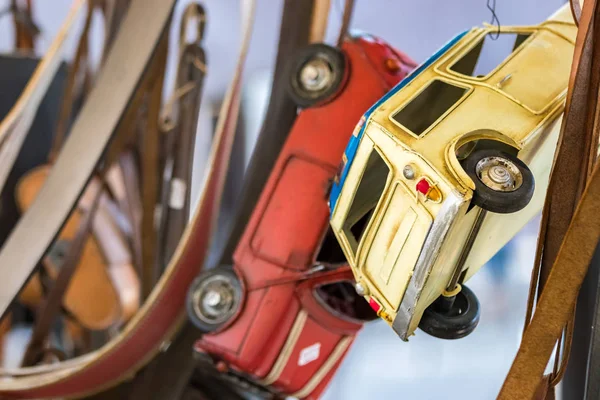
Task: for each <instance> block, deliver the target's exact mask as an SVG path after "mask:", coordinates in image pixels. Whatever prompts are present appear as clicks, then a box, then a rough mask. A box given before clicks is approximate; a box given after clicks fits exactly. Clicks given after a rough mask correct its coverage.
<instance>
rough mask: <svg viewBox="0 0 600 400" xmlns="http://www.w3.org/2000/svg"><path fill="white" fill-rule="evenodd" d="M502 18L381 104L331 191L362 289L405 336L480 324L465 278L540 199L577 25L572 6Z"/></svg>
mask: <svg viewBox="0 0 600 400" xmlns="http://www.w3.org/2000/svg"><path fill="white" fill-rule="evenodd" d="M496 29H497V27H492V26H486V27H483V28H473V29H471V30H468V31H466V32H463V33H461V34H459V35H458V36H456V37H455V38H454V39H452V40H451V41H450V42H448V43H447V44H446V45H445V46H444V47H443V48H442V49H440V50H439V51H438V52H437V53H435V54H434V55H433V56H432V57H430V58H429V59H428V60H427V61H425V62H424V63H423V64H422V65H420V66H419V67H418V68H417V69H416V70H415V71H414V72H413V73H411V74H410V75H409V76H408V77H407V78H405V79H404V80H403V81H402V82H400V83H399V84H398V85H397V86H396V87H395V88H394V89H392V91H391V92H390V93H388V94H386V95H385V96H384V97H383V98H382V99H380V100H379V101H378V102H377V103H375V104H374V105H373V106H372V107H371V108H370V109H369V111H367V113H366V114H365V115H364V116H363V117H362V119H361V120H360V122H359V123H358V125H357V126H356V127H355V130H354V132H353V135H352V137H351V138H350V141H349V143H348V146H347V147H346V150H345V153H344V155H343V158H342V162H343V167H342V169H341V172H340V174H339V175H338V176H336V179H335V182H334V185H333V188H332V190H331V194H330V201H329V205H330V211H331V217H330V218H331V226H332V228H333V231H334V234H335V236H336V237H337V239H338V241H339V243H340V246H341V247H342V249H343V251H344V254H345V255H346V257H347V259H348V262H349V264H350V266H351V267H352V271H353V272H354V276H355V279H356V281H357V284H356V290H357V292H358V293H359V294H361V295H363V296H364V297H365V298H366V299H367V301H368V302H369V303H370V305H371V306H372V308H373V309H374V310H375V311H377V312H378V314H379V316H380V317H381V318H383V319H384V320H386V321H387V322H388V323H389V324H390V325H391V326H392V328H393V329H394V331H395V332H396V333H397V334H398V335H399V336H400V338H401V339H403V340H408V337H409V336H410V335H412V334H413V333H414V331H415V329H416V328H417V327H418V326H419V327H420V328H421V329H422V330H424V331H426V332H427V333H429V334H432V335H434V336H437V337H440V338H447V339H452V338H460V337H463V336H465V335H467V334H469V333H470V332H472V331H473V329H475V327H476V325H477V323H478V321H479V303H478V301H477V298H476V297H475V295H474V294H473V292H472V291H470V290H469V289H468V288H467V287H465V286H464V285H462V283H463V282H464V281H466V280H467V279H469V278H470V277H471V276H472V275H473V274H474V273H475V272H476V271H477V270H478V269H479V268H480V267H481V266H482V265H483V264H484V263H485V262H486V261H487V260H489V258H491V257H492V256H493V254H494V253H495V252H496V251H498V250H499V249H500V248H501V247H502V246H503V245H504V244H505V243H506V242H507V241H508V240H509V239H510V238H511V237H512V236H514V235H515V234H516V233H517V232H518V230H519V229H521V228H522V227H523V226H524V224H525V223H526V222H527V221H528V220H529V219H530V218H532V217H533V216H534V215H535V214H536V213H537V212H539V210H540V208H541V204H542V201H543V196H544V194H545V187H546V186H547V177H548V173H549V170H550V168H551V164H552V159H553V151H554V147H555V146H556V137H557V136H556V135H557V132H558V126H559V125H558V123H557V121H558V119H559V118H561V115H562V110H563V108H564V103H565V96H566V92H567V85H568V79H569V71H570V66H571V60H572V56H573V49H574V41H575V35H576V27H575V25H574V23H573V21H572V17H571V13H570V10H569V8H568V7H567V6H565V7H563V8H561V9H560V10H559V11H557V12H556V13H555V14H554V15H553V16H552V17H551V18H549V19H548V20H547V21H545V22H543V23H542V24H540V25H538V26H525V27H502V28H500V31H499V32H496ZM496 34H497V35H498V37H497V40H493V39H495V35H496ZM490 51H491V52H490ZM536 180H537V184H538V187H537V189H536V188H535V181H536ZM534 189H536V190H535V191H534Z"/></svg>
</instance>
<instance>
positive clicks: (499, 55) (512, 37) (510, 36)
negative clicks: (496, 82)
mask: <svg viewBox="0 0 600 400" xmlns="http://www.w3.org/2000/svg"><path fill="white" fill-rule="evenodd" d="M529 36H531V32H527V33H511V32H504V33H500V34H499V35H498V36H497V38H496V34H495V33H490V34H487V35H485V36H484V37H482V38H481V39H479V41H478V42H477V44H475V46H473V47H472V48H471V50H469V51H468V52H467V53H466V54H465V55H463V56H462V57H461V58H460V59H459V60H458V61H456V62H455V63H454V64H453V65H452V66H451V67H450V69H451V70H452V71H454V72H458V73H459V74H462V75H467V76H473V77H476V78H483V77H486V76H487V75H489V74H490V72H492V71H493V70H494V69H495V68H496V67H498V66H499V65H501V64H502V63H504V61H505V60H506V59H507V58H508V57H510V55H511V54H512V53H514V52H515V51H516V50H517V49H518V48H519V47H521V45H522V44H523V42H524V41H525V40H526V39H527V38H528V37H529Z"/></svg>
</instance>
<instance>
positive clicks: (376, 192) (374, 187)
mask: <svg viewBox="0 0 600 400" xmlns="http://www.w3.org/2000/svg"><path fill="white" fill-rule="evenodd" d="M389 174H390V169H389V167H388V166H387V164H386V163H385V161H384V160H383V158H382V157H381V155H380V154H379V152H378V151H377V150H375V149H374V150H373V151H372V152H371V154H370V156H369V159H368V161H367V165H366V167H365V170H364V173H363V176H362V178H361V181H360V184H359V185H358V189H357V190H356V193H355V195H354V199H353V200H352V205H351V206H350V209H349V210H348V214H347V215H346V221H345V222H344V225H343V231H344V234H345V236H346V238H347V239H348V243H349V244H350V248H351V249H352V252H353V253H354V254H356V251H357V250H358V245H359V243H360V241H361V240H362V238H363V236H364V234H365V231H366V229H367V226H368V225H369V221H370V220H371V217H372V216H373V212H374V211H375V207H376V206H377V203H378V202H379V199H380V198H381V196H382V195H383V191H384V189H385V184H386V181H387V177H388V175H389Z"/></svg>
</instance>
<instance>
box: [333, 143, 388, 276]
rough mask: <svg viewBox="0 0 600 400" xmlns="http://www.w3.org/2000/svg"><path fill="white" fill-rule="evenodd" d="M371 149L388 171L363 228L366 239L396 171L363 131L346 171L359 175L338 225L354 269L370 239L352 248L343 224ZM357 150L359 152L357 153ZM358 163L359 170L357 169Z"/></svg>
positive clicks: (346, 218) (384, 200) (358, 186)
mask: <svg viewBox="0 0 600 400" xmlns="http://www.w3.org/2000/svg"><path fill="white" fill-rule="evenodd" d="M366 138H368V140H369V142H370V145H369V146H367V143H366V142H365V139H366ZM373 151H377V153H378V155H379V156H380V157H381V159H382V160H383V161H384V162H385V164H386V166H387V167H388V169H389V173H388V175H387V178H386V182H385V185H384V187H383V191H382V194H381V196H380V197H379V200H378V201H377V204H376V205H375V207H374V208H373V209H372V210H373V214H372V215H371V217H370V219H369V221H368V223H367V225H366V226H365V228H364V235H365V236H364V237H363V238H364V239H368V237H367V236H368V232H369V231H370V229H371V227H372V225H373V224H374V223H375V222H376V221H375V220H376V219H378V218H377V216H378V213H379V211H380V210H381V206H382V204H383V203H386V197H389V188H390V186H391V185H392V183H393V182H394V179H395V176H396V171H395V169H394V167H393V164H392V163H391V162H390V160H389V159H388V158H387V157H386V155H385V153H384V152H383V151H382V150H381V149H379V146H377V144H376V143H375V142H374V141H373V140H372V139H371V138H370V137H369V136H368V135H367V134H366V133H365V135H363V138H362V140H361V143H360V144H359V148H358V149H357V153H356V156H355V157H354V160H353V161H352V166H351V167H350V171H348V174H351V173H352V169H354V170H355V171H357V172H356V173H357V174H359V176H358V182H357V184H356V185H353V187H355V188H356V190H355V191H354V193H352V197H351V198H349V199H348V205H347V207H346V210H344V217H343V219H342V221H343V222H342V224H341V225H340V230H339V237H341V238H342V242H343V244H344V247H346V249H347V251H346V254H350V255H351V256H352V257H351V258H350V260H349V261H350V262H351V263H352V265H354V267H355V268H356V270H359V267H358V266H359V263H360V262H361V260H362V258H364V257H362V258H361V254H362V253H363V248H364V246H365V245H366V243H367V242H368V243H370V242H371V240H360V241H357V244H356V248H354V247H353V246H352V244H351V243H350V240H349V239H348V234H347V232H346V231H347V230H348V229H351V228H346V227H345V226H346V221H347V220H348V214H349V213H350V210H351V208H352V205H353V204H354V200H355V198H356V194H357V192H358V189H359V188H360V183H361V182H362V179H363V177H364V173H365V170H366V168H367V163H368V162H369V158H370V157H371V154H372V153H373ZM359 152H360V153H361V154H359ZM363 158H364V160H363ZM358 165H360V170H358V169H357V167H358ZM347 182H348V179H347V178H346V183H347ZM344 186H346V184H344ZM340 195H341V194H340ZM367 213H368V212H367ZM365 215H366V214H363V216H361V218H359V219H358V220H357V221H356V222H358V221H359V220H360V219H362V218H363V217H364V216H365ZM356 222H355V224H356ZM353 226H354V225H353Z"/></svg>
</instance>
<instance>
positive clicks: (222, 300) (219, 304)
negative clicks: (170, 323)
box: [193, 275, 238, 324]
mask: <svg viewBox="0 0 600 400" xmlns="http://www.w3.org/2000/svg"><path fill="white" fill-rule="evenodd" d="M193 301H194V312H195V313H196V316H197V317H198V318H199V319H201V320H202V321H205V322H208V323H210V324H220V323H222V322H225V321H226V320H227V319H228V318H229V317H230V316H231V315H232V314H233V313H234V312H235V306H236V303H237V301H238V299H236V292H235V288H234V287H233V285H232V284H231V282H230V280H229V278H228V277H225V276H218V275H216V276H211V277H209V278H207V279H206V280H204V282H202V283H201V284H200V286H199V287H198V288H197V289H196V290H195V291H194V294H193Z"/></svg>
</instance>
